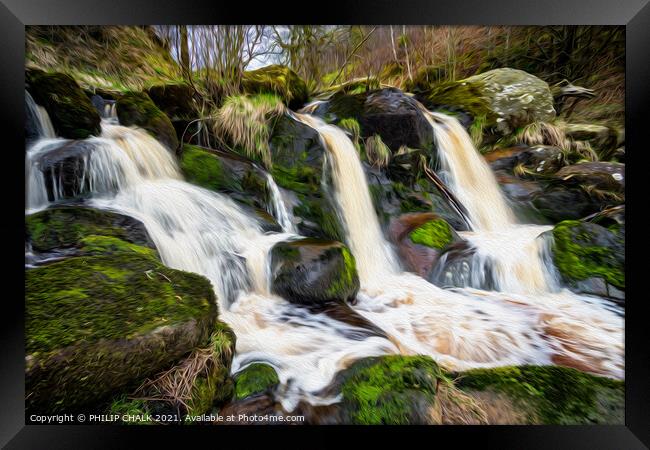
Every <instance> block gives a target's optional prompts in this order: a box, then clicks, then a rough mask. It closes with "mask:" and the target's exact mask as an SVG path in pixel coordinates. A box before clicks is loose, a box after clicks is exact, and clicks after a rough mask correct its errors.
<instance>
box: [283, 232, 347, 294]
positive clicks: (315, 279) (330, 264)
mask: <svg viewBox="0 0 650 450" xmlns="http://www.w3.org/2000/svg"><path fill="white" fill-rule="evenodd" d="M271 277H272V289H273V291H274V292H275V293H276V294H278V295H280V296H282V297H284V298H286V299H287V300H288V301H290V302H293V303H299V304H306V305H313V304H323V303H328V302H345V301H352V300H354V299H355V298H356V295H357V292H358V291H359V277H358V275H357V270H356V263H355V260H354V256H352V253H350V251H349V250H348V249H347V247H345V245H343V244H341V243H340V242H334V241H324V240H318V239H312V238H307V239H300V240H296V241H288V242H280V243H278V244H276V245H275V246H274V247H273V249H272V250H271Z"/></svg>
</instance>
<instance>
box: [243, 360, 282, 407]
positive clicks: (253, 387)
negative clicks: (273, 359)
mask: <svg viewBox="0 0 650 450" xmlns="http://www.w3.org/2000/svg"><path fill="white" fill-rule="evenodd" d="M279 383H280V379H279V378H278V374H277V373H276V371H275V369H274V368H273V367H272V366H270V365H269V364H265V363H253V364H251V365H249V366H247V367H246V368H244V369H243V370H241V371H240V372H238V373H237V374H236V375H235V400H241V399H244V398H247V397H250V396H253V395H261V394H264V393H268V392H271V391H272V390H273V389H274V388H275V387H276V386H277V385H278V384H279Z"/></svg>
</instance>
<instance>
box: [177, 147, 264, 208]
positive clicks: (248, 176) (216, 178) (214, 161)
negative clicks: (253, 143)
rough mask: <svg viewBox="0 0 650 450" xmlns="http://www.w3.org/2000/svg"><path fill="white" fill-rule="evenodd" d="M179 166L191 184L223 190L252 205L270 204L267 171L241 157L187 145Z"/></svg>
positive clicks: (260, 206) (218, 190)
mask: <svg viewBox="0 0 650 450" xmlns="http://www.w3.org/2000/svg"><path fill="white" fill-rule="evenodd" d="M180 166H181V170H182V171H183V175H184V176H185V178H186V180H187V181H189V182H190V183H194V184H196V185H198V186H201V187H204V188H206V189H210V190H213V191H217V192H223V193H225V194H228V195H229V196H231V197H232V198H234V199H235V200H237V201H238V202H241V203H244V204H246V205H249V206H252V207H256V208H265V206H266V204H267V197H268V193H267V188H266V178H265V174H264V171H263V170H261V169H260V168H259V167H257V166H256V165H255V164H253V163H252V162H251V161H250V160H248V159H246V158H244V157H242V156H239V155H237V154H235V153H231V152H224V151H220V150H213V149H207V148H204V147H198V146H195V145H189V144H185V145H184V146H183V154H182V157H181V161H180Z"/></svg>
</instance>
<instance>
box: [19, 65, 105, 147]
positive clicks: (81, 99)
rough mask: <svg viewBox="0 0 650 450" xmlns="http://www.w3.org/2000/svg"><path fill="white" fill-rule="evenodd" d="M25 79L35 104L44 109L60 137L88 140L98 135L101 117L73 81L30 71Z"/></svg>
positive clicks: (63, 77) (65, 77)
mask: <svg viewBox="0 0 650 450" xmlns="http://www.w3.org/2000/svg"><path fill="white" fill-rule="evenodd" d="M26 79H27V84H28V90H29V91H30V93H31V94H32V97H34V101H36V103H38V104H39V105H43V106H44V107H45V109H46V110H47V112H48V115H49V116H50V119H51V120H52V125H53V126H54V129H55V130H56V131H57V134H58V135H59V136H61V137H65V138H69V139H85V138H87V137H88V136H90V135H95V136H97V135H99V132H100V125H99V124H100V118H99V114H98V113H97V111H96V110H95V107H94V106H93V105H92V103H91V102H90V100H89V99H88V97H87V96H86V95H85V94H84V93H83V91H82V90H81V88H80V87H79V85H78V84H77V82H76V81H75V80H74V79H73V78H72V77H70V76H69V75H66V74H62V73H45V72H41V71H30V72H28V73H27V76H26Z"/></svg>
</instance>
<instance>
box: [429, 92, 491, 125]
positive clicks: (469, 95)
mask: <svg viewBox="0 0 650 450" xmlns="http://www.w3.org/2000/svg"><path fill="white" fill-rule="evenodd" d="M425 100H426V103H427V104H428V105H431V106H452V107H458V108H461V109H463V110H464V111H466V112H468V113H469V114H471V115H472V116H473V117H474V118H477V117H485V119H484V120H485V124H486V125H494V123H495V122H496V119H497V117H496V115H495V114H494V112H493V111H492V110H491V109H490V105H489V104H488V102H487V101H486V100H485V99H484V98H483V92H482V89H481V87H480V85H479V84H478V83H472V84H469V83H463V82H446V83H440V84H437V85H435V86H434V87H432V88H431V90H430V91H428V92H427V93H426V95H425Z"/></svg>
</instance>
